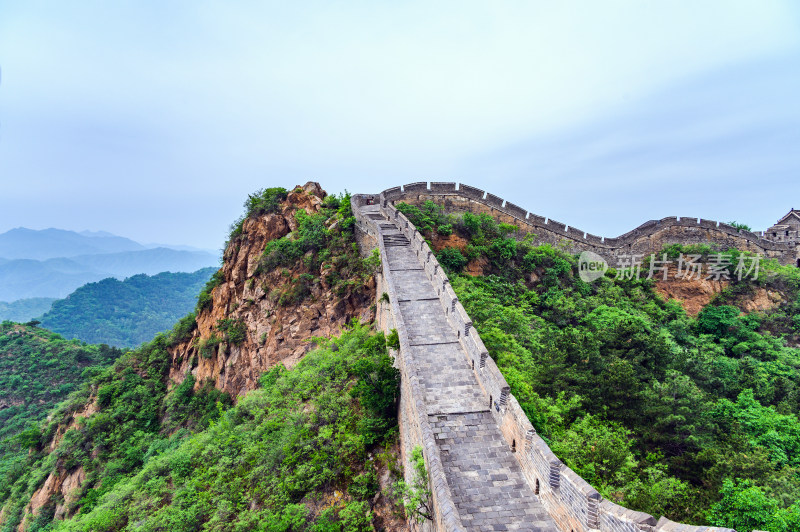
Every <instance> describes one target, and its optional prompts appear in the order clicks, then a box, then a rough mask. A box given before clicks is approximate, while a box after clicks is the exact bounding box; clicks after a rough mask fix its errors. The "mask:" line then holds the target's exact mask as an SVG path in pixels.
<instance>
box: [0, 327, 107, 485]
mask: <svg viewBox="0 0 800 532" xmlns="http://www.w3.org/2000/svg"><path fill="white" fill-rule="evenodd" d="M121 353H122V351H120V350H118V349H115V348H111V347H108V346H103V345H101V346H97V345H86V344H84V343H82V342H79V341H77V340H64V339H63V338H61V336H59V335H57V334H55V333H52V332H50V331H47V330H45V329H41V328H38V327H33V326H26V325H20V324H15V323H12V322H8V321H5V322H3V323H2V324H0V478H5V477H6V475H15V474H17V473H16V472H18V469H17V468H19V467H20V465H21V463H22V461H23V460H24V457H25V456H26V455H27V452H28V446H29V445H30V443H31V442H30V441H29V438H30V437H31V434H38V433H39V432H38V431H39V429H38V428H34V429H32V430H33V432H30V431H28V432H26V430H27V429H30V428H31V427H38V425H39V424H40V423H41V422H42V421H43V420H44V418H45V416H46V414H47V412H48V411H49V410H51V409H52V408H53V407H55V406H56V405H57V404H58V403H59V402H61V401H63V400H64V399H66V398H67V396H68V395H69V393H70V392H72V391H74V390H76V389H78V388H79V387H80V386H81V383H82V382H84V380H85V377H86V376H87V375H90V374H93V373H94V372H96V371H100V368H102V367H105V366H107V365H109V364H111V363H112V362H113V361H114V360H115V359H117V358H118V357H119V355H120V354H121ZM86 372H88V373H86Z"/></svg>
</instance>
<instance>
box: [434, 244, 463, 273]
mask: <svg viewBox="0 0 800 532" xmlns="http://www.w3.org/2000/svg"><path fill="white" fill-rule="evenodd" d="M436 258H437V259H439V264H441V265H442V267H444V268H445V269H447V271H448V272H453V273H459V272H460V271H461V270H463V269H464V266H466V265H467V262H469V261H468V260H467V258H466V257H465V256H464V255H463V254H462V253H461V251H460V250H459V249H458V248H444V249H443V250H441V251H440V252H439V253H438V254H437V257H436Z"/></svg>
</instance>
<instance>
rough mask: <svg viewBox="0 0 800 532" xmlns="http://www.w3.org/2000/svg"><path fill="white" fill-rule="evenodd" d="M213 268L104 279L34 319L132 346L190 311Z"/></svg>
mask: <svg viewBox="0 0 800 532" xmlns="http://www.w3.org/2000/svg"><path fill="white" fill-rule="evenodd" d="M214 271H215V269H214V268H204V269H201V270H198V271H196V272H194V273H169V272H164V273H159V274H158V275H154V276H152V277H151V276H147V275H144V274H139V275H134V276H133V277H129V278H127V279H125V280H124V281H119V280H117V279H113V278H109V279H103V280H102V281H99V282H96V283H89V284H86V285H84V286H82V287H80V288H78V289H77V290H75V292H73V293H72V294H70V295H69V296H67V297H66V298H65V299H61V300H57V301H55V302H54V303H53V304H52V308H51V309H50V310H49V311H47V312H46V313H45V314H44V315H43V316H42V317H41V318H39V319H40V320H41V322H42V326H43V327H46V328H47V329H50V330H52V331H54V332H57V333H59V334H61V335H62V336H64V337H65V338H78V339H80V340H83V341H84V342H89V343H104V344H108V345H113V346H117V347H134V346H137V345H139V344H141V343H142V342H146V341H148V340H150V339H152V338H153V336H155V335H156V334H157V333H159V332H162V331H166V330H169V329H170V328H171V327H172V326H173V325H174V324H175V322H176V321H178V319H179V318H181V317H183V316H185V315H186V314H187V313H188V312H190V311H191V310H192V308H193V307H194V305H195V301H196V299H197V294H198V293H199V292H200V290H201V289H202V288H203V286H204V285H205V283H206V282H207V281H208V279H209V278H210V277H211V275H212V274H213V273H214Z"/></svg>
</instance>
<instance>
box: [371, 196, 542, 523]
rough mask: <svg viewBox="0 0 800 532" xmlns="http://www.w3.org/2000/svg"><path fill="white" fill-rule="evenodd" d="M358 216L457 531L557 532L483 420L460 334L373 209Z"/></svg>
mask: <svg viewBox="0 0 800 532" xmlns="http://www.w3.org/2000/svg"><path fill="white" fill-rule="evenodd" d="M361 209H362V212H364V213H366V214H367V216H368V217H370V218H371V219H374V220H376V221H377V225H378V227H379V230H380V233H381V236H382V238H383V243H384V249H385V251H386V256H387V260H388V262H389V271H390V273H391V276H392V277H393V279H392V281H393V285H394V286H395V287H396V298H397V301H392V302H391V303H392V305H393V306H394V308H395V311H396V312H400V314H401V315H402V319H403V322H404V323H405V326H406V331H407V334H408V339H409V343H410V344H411V345H410V348H409V349H410V350H411V351H412V353H410V354H411V357H410V358H411V359H413V360H414V361H415V363H416V364H417V366H418V369H419V375H420V376H421V377H420V381H421V382H420V384H421V385H422V388H423V389H424V394H425V398H424V403H425V407H426V410H427V412H428V414H429V416H428V419H429V421H430V423H431V426H432V427H433V430H434V435H435V438H436V445H437V446H438V448H439V450H440V452H441V457H442V464H443V466H444V469H445V477H446V479H447V484H448V486H449V488H450V491H451V493H452V496H453V500H454V502H455V504H456V508H457V510H458V514H459V518H460V519H461V522H462V524H463V525H464V526H465V527H466V529H467V530H475V531H494V530H519V531H545V530H547V531H554V530H557V527H556V525H555V522H554V521H553V520H552V519H551V518H550V516H549V515H548V514H547V512H546V511H545V509H544V507H543V506H542V504H541V502H540V501H539V498H538V497H537V496H536V495H534V493H533V491H532V490H531V489H530V487H529V486H528V484H527V483H526V482H525V480H524V478H523V475H522V471H521V470H520V467H519V464H518V463H517V461H516V459H515V457H514V455H513V453H512V451H511V449H510V448H509V447H508V445H507V444H506V443H505V440H504V439H503V437H502V435H501V434H500V429H499V427H498V426H497V423H496V421H495V419H494V418H493V417H492V415H491V414H490V413H489V401H488V398H487V397H486V395H485V394H484V393H483V390H482V389H481V387H480V385H479V384H478V380H477V378H476V376H475V373H474V371H473V368H472V362H471V361H470V360H469V358H468V356H467V354H466V353H465V352H464V348H463V347H462V345H461V343H460V342H459V336H460V333H459V331H457V330H456V329H455V328H454V327H453V326H452V325H451V323H450V322H449V321H448V319H447V316H446V315H445V310H444V308H443V307H442V304H441V302H440V300H439V298H438V296H437V293H436V289H435V287H434V286H433V284H432V283H431V281H430V280H429V279H428V277H427V275H426V273H425V271H424V269H423V264H422V263H421V262H420V260H419V258H418V257H417V255H416V253H415V252H414V251H412V249H411V244H410V243H409V241H408V239H407V238H406V237H405V236H403V235H402V233H401V232H400V231H399V229H398V228H397V227H396V226H394V224H393V223H392V222H389V221H386V220H385V219H383V218H379V217H378V216H376V215H375V212H376V208H375V206H373V205H368V206H363V207H361ZM404 378H405V376H404ZM519 444H520V445H522V444H523V442H519Z"/></svg>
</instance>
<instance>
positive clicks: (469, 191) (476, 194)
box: [458, 183, 486, 201]
mask: <svg viewBox="0 0 800 532" xmlns="http://www.w3.org/2000/svg"><path fill="white" fill-rule="evenodd" d="M458 191H459V192H461V194H463V195H464V196H466V197H468V198H471V199H474V200H478V201H481V200H483V196H484V195H485V194H486V192H484V191H483V190H481V189H479V188H475V187H471V186H469V185H465V184H464V183H461V184H459V186H458Z"/></svg>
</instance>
